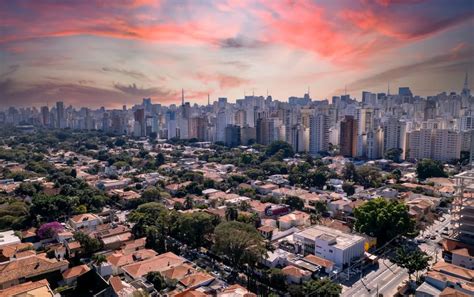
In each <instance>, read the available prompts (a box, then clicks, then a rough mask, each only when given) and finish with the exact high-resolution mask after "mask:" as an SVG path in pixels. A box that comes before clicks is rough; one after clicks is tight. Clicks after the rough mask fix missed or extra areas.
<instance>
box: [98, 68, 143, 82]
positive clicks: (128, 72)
mask: <svg viewBox="0 0 474 297" xmlns="http://www.w3.org/2000/svg"><path fill="white" fill-rule="evenodd" d="M102 71H104V72H114V73H119V74H122V75H126V76H129V77H131V78H135V79H148V77H147V76H146V75H145V74H143V73H141V72H138V71H133V70H127V69H122V68H115V67H102Z"/></svg>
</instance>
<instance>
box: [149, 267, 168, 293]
mask: <svg viewBox="0 0 474 297" xmlns="http://www.w3.org/2000/svg"><path fill="white" fill-rule="evenodd" d="M146 280H147V281H149V282H150V283H152V284H153V286H154V287H155V289H156V290H157V291H161V290H163V289H165V288H166V281H165V278H164V277H163V276H162V275H161V273H159V272H158V271H150V272H148V273H147V275H146Z"/></svg>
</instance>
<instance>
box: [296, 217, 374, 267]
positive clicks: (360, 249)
mask: <svg viewBox="0 0 474 297" xmlns="http://www.w3.org/2000/svg"><path fill="white" fill-rule="evenodd" d="M293 240H294V241H295V244H296V252H297V253H303V254H305V255H308V254H314V255H316V256H318V257H322V258H324V259H326V260H330V261H332V262H334V264H335V265H336V266H338V267H343V266H346V265H348V264H350V262H351V261H352V260H354V259H360V258H361V257H362V256H363V255H364V245H365V239H364V238H363V237H362V236H359V235H355V234H349V233H344V232H342V231H339V230H335V229H331V228H328V227H325V226H319V225H318V226H313V227H310V228H307V229H305V230H303V231H301V232H298V233H295V234H293Z"/></svg>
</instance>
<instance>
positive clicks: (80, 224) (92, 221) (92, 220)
mask: <svg viewBox="0 0 474 297" xmlns="http://www.w3.org/2000/svg"><path fill="white" fill-rule="evenodd" d="M69 224H70V225H71V227H72V228H74V230H76V231H78V230H81V229H88V230H95V229H96V227H97V226H98V225H100V224H102V219H101V218H100V217H99V216H98V215H96V214H92V213H84V214H78V215H75V216H73V217H72V218H70V219H69Z"/></svg>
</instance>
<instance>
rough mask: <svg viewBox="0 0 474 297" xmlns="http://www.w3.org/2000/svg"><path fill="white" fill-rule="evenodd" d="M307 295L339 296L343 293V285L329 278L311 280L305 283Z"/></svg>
mask: <svg viewBox="0 0 474 297" xmlns="http://www.w3.org/2000/svg"><path fill="white" fill-rule="evenodd" d="M303 292H304V295H305V296H320V297H323V296H324V297H337V296H340V295H341V292H342V286H341V285H339V284H338V283H335V282H333V281H332V280H330V279H329V278H322V279H318V280H310V281H307V282H305V283H304V284H303Z"/></svg>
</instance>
